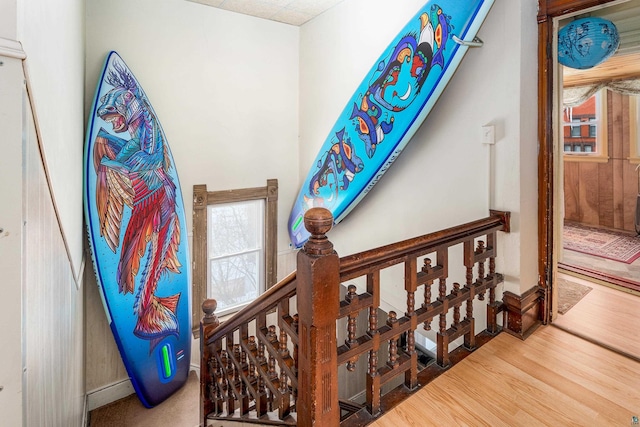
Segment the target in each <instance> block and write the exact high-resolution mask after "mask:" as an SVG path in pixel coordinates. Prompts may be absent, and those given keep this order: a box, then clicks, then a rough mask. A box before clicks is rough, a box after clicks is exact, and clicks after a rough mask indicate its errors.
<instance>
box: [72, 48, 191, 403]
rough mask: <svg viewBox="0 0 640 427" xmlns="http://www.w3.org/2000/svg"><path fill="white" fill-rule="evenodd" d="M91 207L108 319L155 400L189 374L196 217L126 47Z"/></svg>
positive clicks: (96, 152)
mask: <svg viewBox="0 0 640 427" xmlns="http://www.w3.org/2000/svg"><path fill="white" fill-rule="evenodd" d="M84 211H85V218H86V223H87V227H88V235H89V245H90V248H91V255H92V259H93V266H94V270H95V273H96V278H97V282H98V287H99V289H100V296H101V297H102V303H103V305H104V309H105V312H106V314H107V320H108V322H109V325H110V327H111V331H112V332H113V336H114V338H115V341H116V344H117V345H118V349H119V350H120V355H121V357H122V360H123V362H124V366H125V368H126V369H127V372H128V374H129V377H130V378H131V382H132V384H133V387H134V389H135V391H136V394H137V395H138V397H139V398H140V401H141V402H142V403H143V405H145V406H146V407H153V406H155V405H157V404H159V403H160V402H162V401H163V400H165V399H166V398H167V397H169V396H170V395H171V394H172V393H173V392H175V391H176V390H178V389H179V388H180V387H181V386H182V385H183V384H184V383H185V382H186V380H187V377H188V374H189V365H190V353H191V290H190V287H191V281H190V270H191V268H190V266H189V250H188V247H187V230H186V220H185V214H184V204H183V199H182V193H181V190H180V185H179V182H178V176H177V174H176V168H175V164H174V161H173V157H172V156H171V151H170V150H169V146H168V145H167V141H166V138H165V134H164V132H163V130H162V127H161V126H160V123H159V122H158V118H157V116H156V114H155V112H154V111H153V108H152V107H151V104H150V103H149V99H148V98H147V96H146V94H145V93H144V91H143V90H142V87H141V86H140V84H139V83H138V80H137V79H136V78H135V77H134V75H133V73H132V72H131V70H130V69H129V68H128V67H127V66H126V64H125V63H124V61H123V60H122V58H120V56H119V55H118V54H117V53H116V52H111V53H110V54H109V55H108V57H107V59H106V62H105V65H104V68H103V70H102V74H101V76H100V80H99V81H98V86H97V89H96V95H95V100H94V102H93V108H92V110H91V115H90V116H89V121H88V126H87V140H86V143H85V152H84Z"/></svg>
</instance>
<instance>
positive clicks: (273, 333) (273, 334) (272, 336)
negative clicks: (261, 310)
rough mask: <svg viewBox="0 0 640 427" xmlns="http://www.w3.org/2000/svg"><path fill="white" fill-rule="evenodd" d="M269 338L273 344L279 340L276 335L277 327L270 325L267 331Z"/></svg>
mask: <svg viewBox="0 0 640 427" xmlns="http://www.w3.org/2000/svg"><path fill="white" fill-rule="evenodd" d="M267 338H268V339H269V341H271V342H272V343H273V342H275V341H277V340H278V336H277V335H276V327H275V325H270V326H269V329H268V330H267Z"/></svg>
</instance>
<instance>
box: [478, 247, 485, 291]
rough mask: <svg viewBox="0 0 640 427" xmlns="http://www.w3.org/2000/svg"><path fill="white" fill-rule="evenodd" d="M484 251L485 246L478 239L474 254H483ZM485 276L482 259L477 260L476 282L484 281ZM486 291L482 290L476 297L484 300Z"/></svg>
mask: <svg viewBox="0 0 640 427" xmlns="http://www.w3.org/2000/svg"><path fill="white" fill-rule="evenodd" d="M485 251H486V248H485V246H484V242H483V241H482V240H479V241H478V248H477V249H476V254H483V253H484V252H485ZM484 280H485V277H484V259H482V260H480V261H478V282H479V283H484ZM485 292H486V291H483V292H482V293H480V294H479V295H478V299H479V300H480V301H484V295H485Z"/></svg>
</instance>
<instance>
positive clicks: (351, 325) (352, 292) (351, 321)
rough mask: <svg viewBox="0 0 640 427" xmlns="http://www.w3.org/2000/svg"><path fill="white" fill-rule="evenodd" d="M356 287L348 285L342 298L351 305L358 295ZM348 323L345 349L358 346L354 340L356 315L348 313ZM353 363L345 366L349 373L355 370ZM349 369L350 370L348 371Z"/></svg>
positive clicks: (350, 362)
mask: <svg viewBox="0 0 640 427" xmlns="http://www.w3.org/2000/svg"><path fill="white" fill-rule="evenodd" d="M356 289H357V288H356V287H355V285H349V286H348V287H347V294H346V295H345V297H344V300H345V301H346V302H347V303H349V304H351V303H352V302H353V301H356V300H357V299H358V294H357V293H356ZM347 317H348V321H347V339H346V340H345V341H344V343H345V344H346V345H347V347H349V348H352V347H355V346H357V345H358V340H357V339H356V337H357V335H356V330H357V328H358V326H357V321H358V313H357V312H356V313H350V314H349V315H348V316H347ZM352 362H353V361H351V360H350V361H349V364H348V365H347V369H348V370H349V371H353V370H354V369H355V362H353V363H352ZM350 368H351V369H350Z"/></svg>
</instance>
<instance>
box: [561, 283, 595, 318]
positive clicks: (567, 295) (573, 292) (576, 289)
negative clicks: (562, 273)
mask: <svg viewBox="0 0 640 427" xmlns="http://www.w3.org/2000/svg"><path fill="white" fill-rule="evenodd" d="M592 290H593V288H591V287H589V286H585V285H581V284H579V283H574V282H570V281H568V280H565V279H558V313H559V314H565V313H566V312H567V311H569V309H570V308H571V307H573V306H574V305H576V304H577V303H578V301H580V300H581V299H582V298H584V296H585V295H587V294H588V293H589V292H591V291H592Z"/></svg>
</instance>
